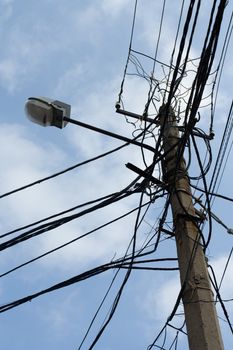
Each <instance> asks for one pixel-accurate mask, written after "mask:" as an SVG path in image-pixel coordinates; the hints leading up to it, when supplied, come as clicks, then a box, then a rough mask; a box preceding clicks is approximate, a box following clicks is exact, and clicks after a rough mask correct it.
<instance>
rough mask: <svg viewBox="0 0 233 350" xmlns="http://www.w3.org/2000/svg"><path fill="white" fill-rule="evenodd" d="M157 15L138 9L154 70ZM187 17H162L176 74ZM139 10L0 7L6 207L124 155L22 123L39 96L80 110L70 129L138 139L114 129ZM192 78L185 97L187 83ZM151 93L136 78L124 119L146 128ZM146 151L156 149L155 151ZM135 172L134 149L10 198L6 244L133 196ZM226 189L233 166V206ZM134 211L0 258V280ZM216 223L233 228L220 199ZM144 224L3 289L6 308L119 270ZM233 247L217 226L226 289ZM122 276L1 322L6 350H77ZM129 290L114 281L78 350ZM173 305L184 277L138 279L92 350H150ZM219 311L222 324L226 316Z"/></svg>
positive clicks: (101, 238) (59, 3)
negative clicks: (26, 231) (121, 195)
mask: <svg viewBox="0 0 233 350" xmlns="http://www.w3.org/2000/svg"><path fill="white" fill-rule="evenodd" d="M162 3H163V1H153V0H145V1H142V0H139V1H138V9H137V16H136V22H135V32H134V38H133V47H134V48H135V50H138V51H141V52H144V53H146V54H147V55H150V56H153V55H154V51H155V43H156V40H157V36H158V31H159V20H160V16H161V10H162ZM211 3H212V1H206V2H205V3H204V4H202V7H201V14H200V17H199V22H198V28H199V30H198V32H197V34H196V35H195V38H194V45H193V47H192V50H191V58H192V59H193V58H197V57H199V54H200V49H201V43H202V40H201V39H202V38H203V35H204V34H203V33H204V28H206V25H207V23H206V17H207V15H208V13H209V12H208V11H209V8H210V5H211ZM180 6H181V1H177V4H176V3H175V2H172V4H171V2H169V5H168V4H167V5H166V12H165V17H164V23H163V30H162V34H161V38H160V45H159V50H158V59H159V60H161V61H162V62H164V63H166V64H169V59H170V55H171V48H172V45H173V43H174V38H175V30H176V27H177V23H178V22H177V21H178V14H179V11H180ZM133 9H134V1H133V0H85V1H82V0H76V1H74V0H66V1H65V0H56V1H55V0H40V1H35V0H21V1H19V0H18V1H17V0H0V41H1V52H0V94H1V114H0V122H1V128H0V134H1V135H0V147H1V152H0V159H1V169H2V170H1V173H0V183H1V194H3V193H5V192H8V191H11V190H12V189H15V188H17V187H20V186H23V185H25V184H27V183H30V182H33V181H36V180H38V179H40V178H43V177H45V176H48V175H51V174H53V173H55V172H57V171H60V170H62V169H65V168H67V167H69V166H71V165H73V164H76V163H79V162H81V161H83V160H85V159H88V158H91V157H94V156H96V155H98V154H101V153H103V152H105V151H108V150H110V149H112V148H114V147H116V146H118V145H120V144H121V143H120V142H119V141H117V140H114V139H111V138H107V137H104V136H102V135H99V134H94V133H92V132H91V131H88V130H84V129H80V128H78V127H75V126H74V125H68V126H67V127H66V128H65V129H64V130H59V129H56V128H40V127H38V126H36V125H33V124H31V123H30V122H29V121H28V120H27V119H26V117H25V113H24V104H25V101H26V100H27V98H28V97H30V96H48V97H51V98H54V99H58V100H61V101H64V102H67V103H69V104H71V106H72V113H71V114H72V117H74V118H79V119H80V120H82V121H84V122H87V123H90V124H94V125H96V126H98V127H101V128H105V129H108V130H111V131H113V132H116V133H119V134H123V135H125V136H128V137H132V132H134V131H135V130H134V126H133V125H132V124H129V123H126V121H125V119H124V117H123V116H119V115H116V113H115V107H114V106H115V102H116V101H117V98H118V93H119V91H120V84H121V80H122V77H123V71H124V67H125V62H126V58H127V54H128V47H129V39H130V32H131V26H132V18H133ZM185 10H187V4H186V5H185ZM231 11H232V2H231V1H230V2H229V5H228V7H227V9H226V17H225V20H224V25H223V34H222V36H221V38H220V43H222V42H223V38H224V34H225V31H226V26H227V24H228V21H229V16H230V14H231ZM221 45H222V44H220V48H221ZM232 51H233V46H232V43H230V45H229V51H228V54H227V57H226V64H225V66H224V71H223V75H222V81H221V84H220V90H219V95H218V100H217V109H216V118H215V121H214V131H215V133H216V137H215V140H214V141H212V143H211V146H212V149H213V156H214V159H215V157H216V153H217V149H218V146H219V142H220V138H221V135H222V131H223V129H224V126H225V121H226V117H227V113H228V110H229V107H230V103H231V99H232V78H233V69H232V65H231V64H229V62H230V58H231V55H232ZM217 57H219V56H217ZM141 62H142V64H143V67H144V68H145V70H146V71H147V72H148V74H150V72H151V71H152V63H151V61H150V60H148V59H143V58H142V61H141ZM191 65H192V63H191ZM191 65H190V67H189V68H190V74H188V75H187V77H186V78H185V79H186V80H185V85H186V84H187V85H188V84H190V82H191V81H192V69H191ZM133 69H134V67H133V66H132V65H131V66H129V71H132V72H134V71H133ZM155 72H156V77H157V78H159V79H162V78H163V75H164V71H163V69H162V68H161V65H157V66H156V71H155ZM147 93H148V86H147V84H146V83H145V80H143V79H141V78H138V77H134V76H128V77H127V79H126V82H125V87H124V103H125V108H126V109H127V110H130V111H134V112H136V113H138V114H141V113H142V112H143V110H144V106H145V102H146V98H147ZM206 95H208V88H207V89H206ZM201 115H202V118H201V120H200V127H201V128H203V129H204V130H205V131H206V132H208V125H209V107H207V108H204V109H203V112H202V113H201ZM148 142H152V144H153V141H150V140H149V141H148ZM200 147H203V145H201V146H200ZM200 149H201V151H202V148H200ZM204 151H205V149H203V153H204ZM146 157H147V159H148V160H149V159H150V157H151V154H149V152H147V153H146ZM128 162H131V163H133V164H137V165H138V166H139V167H140V166H141V167H142V168H144V165H143V162H142V157H141V152H140V149H138V148H137V147H136V146H131V147H126V148H125V149H123V150H121V151H119V152H117V153H115V154H114V155H111V156H108V157H105V158H103V159H102V160H98V161H96V162H94V163H90V164H89V165H86V166H84V167H81V168H78V169H76V170H73V171H71V172H68V173H67V174H65V175H63V176H60V177H57V178H55V179H53V180H50V181H46V182H44V183H42V184H40V185H37V186H34V187H32V188H30V189H27V190H24V191H21V192H18V193H16V194H13V195H11V196H8V197H5V198H2V199H1V210H0V228H1V232H2V234H3V233H5V232H8V231H10V230H13V229H15V228H18V227H21V226H24V225H27V224H30V223H31V222H34V221H37V220H40V219H41V218H43V217H47V216H50V215H53V214H55V213H57V212H59V211H62V210H65V209H68V208H70V207H73V206H75V205H78V204H81V203H84V202H86V201H89V200H92V199H95V198H99V197H101V196H104V195H107V194H111V193H113V192H115V191H118V190H120V189H122V188H124V187H125V186H127V185H128V184H129V183H130V181H132V180H133V179H134V174H133V173H132V172H131V171H130V170H128V169H127V168H126V167H125V164H126V163H128ZM195 170H196V169H195V166H194V167H193V168H192V171H193V172H194V173H195ZM231 176H232V155H230V157H229V160H228V163H227V166H226V169H225V172H224V175H223V179H222V182H221V185H220V188H219V192H220V193H222V194H225V195H228V196H230V197H233V190H232V180H231ZM138 203H139V198H138V196H136V195H134V196H131V197H129V198H127V199H124V200H122V201H121V202H118V203H116V204H113V205H111V206H109V207H107V208H105V209H101V210H98V211H97V212H95V213H93V214H88V215H87V216H84V217H82V218H81V219H79V220H75V221H72V222H70V223H68V224H66V225H64V226H62V227H60V228H58V229H56V230H54V231H50V232H49V233H46V234H44V235H41V236H40V237H36V238H33V239H31V240H29V241H26V242H25V243H23V244H18V245H16V246H14V247H12V248H9V249H6V250H5V251H2V252H1V256H0V266H1V269H0V273H4V272H5V271H7V270H9V269H11V268H13V267H15V266H17V265H19V264H21V263H23V262H24V261H27V260H28V259H31V258H33V257H35V256H37V255H40V254H42V253H43V252H45V251H48V250H50V249H52V248H54V247H56V246H58V245H60V244H63V243H65V242H67V241H69V240H71V239H73V238H74V237H77V236H78V235H80V234H83V233H85V232H87V231H89V230H91V229H93V228H95V227H96V226H99V225H102V224H103V223H105V222H106V221H108V220H110V219H113V218H115V217H116V216H119V215H122V214H124V213H125V212H127V211H129V210H131V209H133V208H135V207H136V206H137V205H138ZM163 205H164V203H163V201H162V200H158V201H156V203H154V204H153V207H152V208H150V210H149V212H148V215H147V217H146V219H145V220H144V222H143V224H142V227H141V229H140V231H139V237H138V247H140V246H141V245H142V244H143V242H144V241H145V240H148V239H149V238H150V236H151V235H152V234H153V232H154V231H153V230H154V227H156V223H157V219H158V218H159V216H160V214H161V210H162V209H163ZM213 212H214V213H215V214H216V215H217V216H219V217H220V218H221V219H222V220H223V222H225V223H226V225H227V226H228V227H233V221H232V215H231V212H232V204H231V203H230V202H225V201H223V200H221V199H216V201H215V203H214V206H213ZM135 215H136V214H133V215H131V216H129V217H128V218H126V219H123V220H121V221H119V222H117V223H115V224H114V225H112V226H111V227H110V228H108V227H107V228H105V229H104V230H101V231H97V232H96V233H94V234H93V235H91V236H89V237H88V238H86V239H83V240H81V241H78V242H76V243H75V244H72V245H69V246H68V247H67V248H65V249H63V250H60V251H58V252H57V253H54V254H51V255H49V256H47V257H45V258H44V259H41V260H38V261H37V262H35V263H32V264H30V265H28V266H26V267H25V268H22V269H20V270H18V271H16V272H14V273H12V274H9V275H8V276H5V277H2V278H1V280H0V298H1V303H0V304H1V305H2V304H5V303H7V302H10V301H12V300H15V299H18V298H21V297H23V296H25V295H28V294H31V293H34V292H37V291H39V290H42V289H44V288H47V287H49V286H50V285H52V284H55V283H58V282H59V281H62V280H64V279H67V278H69V277H72V276H73V275H76V274H79V273H82V272H84V271H86V270H88V269H91V268H93V267H95V266H97V265H100V264H103V263H106V262H109V261H111V260H112V259H113V258H114V257H117V258H118V257H121V256H122V255H123V254H124V252H125V251H126V249H127V246H128V244H129V241H130V239H131V237H132V234H133V228H134V222H135ZM207 226H208V225H206V229H207ZM231 247H232V236H230V235H228V234H227V232H226V230H225V229H224V228H223V227H221V226H219V225H217V224H215V223H214V228H213V235H212V240H211V243H210V246H209V248H208V250H207V256H208V259H209V261H210V262H211V264H212V265H213V266H214V268H215V271H216V275H217V277H218V278H220V277H221V273H222V271H223V269H224V266H225V264H226V260H227V257H228V255H229V252H230V249H231ZM159 248H160V249H159V251H158V253H156V254H157V255H156V254H155V256H154V258H158V257H175V256H176V251H175V243H174V241H172V240H169V241H168V240H165V241H163V242H161V243H160V247H159ZM173 266H174V264H173ZM232 273H233V262H232V260H231V261H230V263H229V266H228V269H227V272H226V276H225V278H224V281H223V285H222V288H221V293H222V297H223V299H230V298H232V289H233V288H232V287H233V286H232V278H231V276H232ZM113 276H114V271H108V272H105V273H104V274H101V275H98V276H96V277H93V278H91V279H89V280H86V281H83V282H81V283H79V284H77V285H73V286H71V287H67V288H64V289H62V290H60V291H56V292H54V293H52V294H51V293H50V294H48V295H46V296H42V297H40V298H38V299H35V300H33V301H32V302H30V303H26V304H24V305H22V306H19V307H17V308H15V309H12V310H10V311H8V312H6V313H3V314H0V328H1V343H2V349H4V350H11V349H15V350H21V349H32V348H33V349H34V350H37V349H42V348H44V349H51V350H53V349H56V350H62V349H78V347H79V345H80V343H81V341H82V338H83V336H84V334H85V331H86V330H87V327H88V325H89V323H90V321H91V319H92V317H93V316H94V314H95V312H96V310H97V307H98V305H99V304H100V302H101V300H102V298H103V296H104V294H105V292H106V291H107V289H108V286H109V284H110V282H111V280H112V278H113ZM123 276H124V271H123V272H122V273H121V274H119V276H118V279H117V282H116V284H115V285H114V287H113V289H112V291H111V293H110V295H109V298H108V299H107V302H106V304H105V305H104V307H103V309H102V311H101V313H100V315H99V317H98V319H97V320H96V323H95V324H94V327H93V329H92V331H91V333H90V335H89V337H88V338H87V342H86V343H84V346H83V347H82V349H88V346H89V344H90V343H91V341H92V340H93V339H94V337H95V335H96V333H97V332H98V329H99V328H100V327H101V325H102V322H103V321H104V319H105V317H106V315H107V314H108V312H109V309H110V307H111V304H112V302H113V299H114V296H115V294H116V291H117V287H119V284H120V282H121V281H122V279H123ZM178 291H179V276H178V274H177V272H176V271H173V272H165V273H161V272H156V271H153V272H152V271H135V272H134V273H133V274H132V275H131V276H130V279H129V281H128V283H127V286H126V288H125V289H124V292H123V296H122V298H121V301H120V303H119V307H118V309H117V312H116V314H115V315H114V317H113V319H112V322H111V323H110V325H109V327H108V328H107V329H106V331H105V333H104V334H103V336H102V337H101V339H100V340H99V342H98V343H97V345H96V347H95V348H96V349H98V350H116V349H126V348H127V349H135V350H139V349H146V348H147V346H148V345H149V344H150V343H151V342H152V341H153V339H154V338H155V337H156V335H157V334H158V333H159V331H160V330H161V328H162V327H163V325H164V323H165V321H166V319H167V317H168V316H169V314H170V312H171V310H172V308H173V305H174V302H175V300H176V297H177V293H178ZM226 306H227V310H228V313H229V317H230V319H231V320H232V317H233V305H232V303H230V302H229V303H227V304H226ZM218 310H219V315H220V316H221V317H223V314H222V311H221V310H220V309H218ZM182 320H183V318H182V317H177V318H176V320H175V324H178V325H181V324H182ZM232 322H233V321H232ZM220 325H221V328H222V332H223V338H224V342H225V348H226V349H230V344H231V333H230V330H229V327H227V325H226V322H224V321H221V322H220ZM174 336H175V332H173V331H172V330H170V329H169V333H168V343H167V347H168V348H169V346H168V344H169V340H170V339H173V338H174ZM179 345H180V348H182V349H186V348H187V340H186V337H185V336H183V335H182V334H180V336H179Z"/></svg>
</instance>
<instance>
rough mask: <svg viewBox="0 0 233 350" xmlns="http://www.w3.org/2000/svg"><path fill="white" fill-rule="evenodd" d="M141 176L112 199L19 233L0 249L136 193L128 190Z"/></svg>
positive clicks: (0, 247) (0, 248)
mask: <svg viewBox="0 0 233 350" xmlns="http://www.w3.org/2000/svg"><path fill="white" fill-rule="evenodd" d="M139 178H140V176H139V177H137V178H136V179H135V180H134V181H133V182H131V184H130V185H129V186H127V187H126V188H125V189H123V190H122V191H120V192H118V193H117V194H116V195H114V196H113V197H111V198H110V199H106V200H104V201H102V202H101V203H99V204H96V205H94V206H92V207H91V208H88V209H84V210H83V211H81V212H79V213H77V214H73V215H70V216H66V217H64V218H62V219H58V220H54V221H52V222H49V223H46V224H42V225H40V226H38V227H36V228H34V229H31V230H29V231H26V232H24V233H22V234H20V235H18V236H17V237H14V238H13V239H10V240H8V241H6V242H4V243H2V244H0V251H1V250H4V249H7V248H9V247H11V246H14V245H15V244H18V243H21V242H23V241H26V240H28V239H30V238H32V237H36V236H38V235H41V234H43V233H45V232H48V231H51V230H53V229H55V228H57V227H60V226H62V225H64V224H66V223H68V222H70V221H72V220H75V219H77V218H79V217H81V216H84V215H86V214H89V213H91V212H93V211H95V210H98V209H101V208H104V207H106V206H107V205H109V204H113V203H115V202H117V201H119V200H121V199H123V198H126V197H128V196H130V195H131V194H133V193H136V192H137V191H132V192H128V190H129V189H130V188H131V187H132V185H134V184H135V183H136V182H137V180H138V179H139Z"/></svg>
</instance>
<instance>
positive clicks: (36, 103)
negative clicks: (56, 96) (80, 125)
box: [25, 97, 71, 129]
mask: <svg viewBox="0 0 233 350" xmlns="http://www.w3.org/2000/svg"><path fill="white" fill-rule="evenodd" d="M70 110H71V106H70V105H68V104H66V103H64V102H61V101H57V100H52V99H50V98H48V97H29V98H28V100H27V102H26V105H25V112H26V115H27V117H28V119H30V120H31V121H32V122H33V123H36V124H39V125H42V126H50V125H52V126H56V127H58V128H60V129H62V128H63V127H65V126H66V124H67V123H68V122H67V121H64V117H67V118H70Z"/></svg>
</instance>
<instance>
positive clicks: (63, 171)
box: [0, 143, 128, 199]
mask: <svg viewBox="0 0 233 350" xmlns="http://www.w3.org/2000/svg"><path fill="white" fill-rule="evenodd" d="M126 146H128V144H127V143H126V144H124V145H121V146H119V147H116V148H113V149H111V150H110V151H107V152H104V153H102V154H99V155H98V156H95V157H93V158H90V159H87V160H85V161H83V162H81V163H78V164H75V165H73V166H71V167H69V168H66V169H64V170H61V171H59V172H57V173H55V174H53V175H50V176H46V177H44V178H42V179H39V180H36V181H34V182H31V183H29V184H27V185H25V186H22V187H19V188H16V189H14V190H12V191H9V192H6V193H4V194H2V195H0V199H1V198H4V197H7V196H10V195H11V194H14V193H17V192H20V191H22V190H25V189H27V188H29V187H32V186H35V185H38V184H40V183H42V182H44V181H48V180H51V179H53V178H55V177H57V176H60V175H63V174H65V173H67V172H69V171H71V170H74V169H76V168H79V167H80V166H82V165H85V164H88V163H91V162H93V161H96V160H98V159H100V158H103V157H105V156H108V155H109V154H112V153H114V152H117V151H119V150H120V149H122V148H124V147H126Z"/></svg>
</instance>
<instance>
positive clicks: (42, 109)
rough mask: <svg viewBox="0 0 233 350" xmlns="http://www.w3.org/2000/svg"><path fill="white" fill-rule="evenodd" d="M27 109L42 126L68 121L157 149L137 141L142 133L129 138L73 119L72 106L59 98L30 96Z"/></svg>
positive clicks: (33, 119)
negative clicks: (71, 116) (71, 114)
mask: <svg viewBox="0 0 233 350" xmlns="http://www.w3.org/2000/svg"><path fill="white" fill-rule="evenodd" d="M25 111H26V114H27V117H28V118H29V119H30V120H31V121H32V122H33V123H36V124H39V125H41V126H56V127H57V128H60V129H62V128H64V127H65V126H66V125H67V123H72V124H75V125H78V126H81V127H83V128H86V129H89V130H92V131H95V132H98V133H100V134H104V135H107V136H110V137H113V138H115V139H118V140H121V141H124V142H126V143H127V144H133V145H136V146H139V147H142V148H145V149H147V150H149V151H151V152H153V153H154V151H155V149H154V148H153V147H151V146H150V145H147V144H144V143H142V142H139V141H136V139H137V138H139V137H140V136H141V135H138V136H137V137H135V138H134V139H129V138H128V137H125V136H122V135H118V134H115V133H113V132H110V131H107V130H104V129H100V128H97V127H96V126H93V125H90V124H86V123H83V122H80V121H79V120H75V119H71V118H70V111H71V106H70V105H68V104H67V103H64V102H61V101H58V100H52V99H51V98H48V97H29V98H28V100H27V102H26V105H25Z"/></svg>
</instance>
